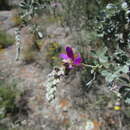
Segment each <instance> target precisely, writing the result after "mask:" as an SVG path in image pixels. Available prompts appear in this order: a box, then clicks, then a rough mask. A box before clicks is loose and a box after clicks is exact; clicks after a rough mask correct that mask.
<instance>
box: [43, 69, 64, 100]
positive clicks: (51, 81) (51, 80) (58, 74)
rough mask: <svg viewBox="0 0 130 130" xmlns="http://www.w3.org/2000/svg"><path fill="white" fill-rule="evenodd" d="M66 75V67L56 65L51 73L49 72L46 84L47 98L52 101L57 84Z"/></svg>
mask: <svg viewBox="0 0 130 130" xmlns="http://www.w3.org/2000/svg"><path fill="white" fill-rule="evenodd" d="M63 76H64V68H62V67H60V68H59V67H55V68H54V69H53V70H52V72H51V73H50V74H48V77H47V81H46V82H45V86H46V99H47V100H48V101H49V102H51V101H53V100H54V99H55V96H56V88H57V85H58V84H59V83H60V82H61V80H62V77H63Z"/></svg>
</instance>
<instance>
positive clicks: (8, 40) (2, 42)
mask: <svg viewBox="0 0 130 130" xmlns="http://www.w3.org/2000/svg"><path fill="white" fill-rule="evenodd" d="M14 42H15V40H14V38H13V37H12V36H10V35H9V34H7V33H6V32H4V31H0V48H6V47H8V46H10V45H12V44H13V43H14Z"/></svg>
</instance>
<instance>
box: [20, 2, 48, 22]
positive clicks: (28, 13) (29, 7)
mask: <svg viewBox="0 0 130 130" xmlns="http://www.w3.org/2000/svg"><path fill="white" fill-rule="evenodd" d="M19 6H20V7H21V9H22V10H23V11H22V16H21V17H22V18H27V19H28V20H30V19H31V18H32V17H34V16H36V15H38V14H39V13H40V11H41V10H42V9H44V8H46V6H47V4H45V3H44V4H43V3H42V2H40V1H39V0H24V1H22V2H21V3H20V4H19Z"/></svg>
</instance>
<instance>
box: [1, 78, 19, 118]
mask: <svg viewBox="0 0 130 130" xmlns="http://www.w3.org/2000/svg"><path fill="white" fill-rule="evenodd" d="M19 94H20V93H19V92H18V90H17V89H16V83H12V84H7V83H5V81H2V80H1V81H0V119H3V118H5V117H6V116H7V115H8V114H9V115H10V116H11V114H15V113H17V110H18V108H17V106H16V97H17V96H19Z"/></svg>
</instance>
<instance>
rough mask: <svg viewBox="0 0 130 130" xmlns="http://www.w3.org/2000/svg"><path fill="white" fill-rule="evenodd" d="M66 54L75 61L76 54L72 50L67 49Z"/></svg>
mask: <svg viewBox="0 0 130 130" xmlns="http://www.w3.org/2000/svg"><path fill="white" fill-rule="evenodd" d="M66 53H67V56H68V57H69V58H71V59H72V60H74V53H73V50H72V48H70V47H66Z"/></svg>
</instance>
